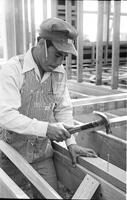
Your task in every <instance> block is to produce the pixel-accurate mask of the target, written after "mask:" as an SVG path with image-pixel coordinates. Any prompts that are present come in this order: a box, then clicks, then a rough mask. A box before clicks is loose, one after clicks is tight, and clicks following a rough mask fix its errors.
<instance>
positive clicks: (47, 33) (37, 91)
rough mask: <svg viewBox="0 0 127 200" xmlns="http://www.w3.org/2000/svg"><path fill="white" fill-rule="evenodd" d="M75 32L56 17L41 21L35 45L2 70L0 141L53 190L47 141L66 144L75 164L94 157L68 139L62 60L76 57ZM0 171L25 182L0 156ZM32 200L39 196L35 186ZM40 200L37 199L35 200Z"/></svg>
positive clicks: (70, 120) (69, 119) (68, 114)
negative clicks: (0, 129)
mask: <svg viewBox="0 0 127 200" xmlns="http://www.w3.org/2000/svg"><path fill="white" fill-rule="evenodd" d="M76 37H77V32H76V30H75V29H74V28H73V27H72V26H71V25H70V24H68V23H67V22H65V21H63V20H61V19H58V18H49V19H47V20H45V21H44V22H42V24H41V26H40V31H39V37H38V38H37V40H38V42H37V45H36V46H34V47H32V48H31V49H29V50H28V52H27V53H26V54H25V55H19V56H15V57H12V58H11V59H10V60H9V61H8V62H7V63H6V64H5V65H4V66H2V68H1V70H0V94H1V95H0V125H1V127H2V128H3V129H4V130H3V132H2V134H1V139H3V140H5V141H6V142H7V143H9V144H10V145H11V146H12V147H14V148H15V149H16V150H17V151H18V152H19V153H20V154H21V155H22V156H23V157H24V158H25V159H26V160H27V161H28V162H29V163H31V165H32V166H33V167H34V168H35V169H36V170H37V171H38V173H39V174H40V175H41V176H43V178H45V180H46V181H47V182H48V183H49V184H50V185H51V186H52V187H53V188H54V189H55V190H57V178H56V173H55V168H54V164H53V160H52V156H53V149H52V146H51V141H57V142H60V141H65V142H66V145H67V147H68V149H69V152H70V155H71V157H72V163H73V164H74V165H75V164H76V157H77V156H79V155H82V156H90V157H96V156H97V155H96V153H95V152H94V151H93V150H92V149H87V148H83V147H80V146H78V145H77V144H76V141H75V137H74V136H73V135H70V133H69V128H70V127H72V126H74V125H73V116H72V105H71V100H70V96H69V92H68V89H67V78H66V72H65V70H64V67H63V66H62V60H63V58H64V57H65V56H67V55H68V54H69V53H71V54H74V55H77V51H76V49H75V47H74V44H73V40H74V39H75V38H76ZM1 166H2V168H3V169H4V170H5V171H6V172H7V173H8V174H9V176H11V177H12V178H13V179H14V180H15V181H16V182H17V184H19V185H21V184H22V185H23V178H22V176H21V174H20V175H19V171H18V170H17V169H16V168H15V167H14V165H13V164H12V163H10V161H9V160H8V159H7V158H6V157H5V156H4V155H2V158H1ZM33 193H34V197H35V198H38V192H37V191H36V190H35V188H34V187H33ZM39 197H40V196H39Z"/></svg>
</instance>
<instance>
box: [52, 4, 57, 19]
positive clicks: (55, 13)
mask: <svg viewBox="0 0 127 200" xmlns="http://www.w3.org/2000/svg"><path fill="white" fill-rule="evenodd" d="M56 2H57V1H56V0H51V16H52V17H56V16H57V9H56V6H57V5H56Z"/></svg>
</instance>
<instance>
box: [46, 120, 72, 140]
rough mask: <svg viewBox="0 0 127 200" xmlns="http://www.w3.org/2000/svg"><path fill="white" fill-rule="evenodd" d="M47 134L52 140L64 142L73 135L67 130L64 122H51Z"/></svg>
mask: <svg viewBox="0 0 127 200" xmlns="http://www.w3.org/2000/svg"><path fill="white" fill-rule="evenodd" d="M46 136H47V137H48V138H49V139H50V140H55V141H57V142H62V141H63V140H67V139H68V138H70V137H71V134H70V133H69V132H68V131H67V129H66V128H65V127H64V125H63V124H62V123H60V122H59V123H49V124H48V128H47V133H46Z"/></svg>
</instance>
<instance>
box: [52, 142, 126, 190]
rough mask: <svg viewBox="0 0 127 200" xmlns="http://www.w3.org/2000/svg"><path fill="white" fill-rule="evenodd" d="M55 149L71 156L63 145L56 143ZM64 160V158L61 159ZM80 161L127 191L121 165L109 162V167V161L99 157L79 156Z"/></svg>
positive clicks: (82, 164)
mask: <svg viewBox="0 0 127 200" xmlns="http://www.w3.org/2000/svg"><path fill="white" fill-rule="evenodd" d="M54 149H55V150H57V151H59V152H60V153H63V154H64V155H66V156H69V152H67V150H66V149H65V148H64V147H63V146H62V145H58V144H56V143H55V145H54ZM61 162H62V159H61ZM78 163H79V164H80V165H81V166H83V167H85V168H87V169H88V170H90V171H91V172H93V173H95V174H96V175H98V176H100V177H101V178H103V179H104V180H105V181H107V182H109V183H111V184H112V185H113V186H115V187H117V188H119V189H120V190H121V191H123V192H126V176H125V175H126V173H125V171H124V170H122V169H120V168H119V167H117V166H115V165H113V164H111V163H110V164H109V165H110V166H109V165H108V166H109V168H107V161H105V160H103V159H101V158H100V157H97V158H90V157H81V156H80V157H79V158H78Z"/></svg>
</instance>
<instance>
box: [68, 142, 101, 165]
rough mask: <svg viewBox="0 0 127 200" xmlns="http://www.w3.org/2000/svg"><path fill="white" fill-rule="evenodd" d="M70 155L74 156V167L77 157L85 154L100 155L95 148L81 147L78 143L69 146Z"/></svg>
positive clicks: (85, 155) (86, 155) (90, 155)
mask: <svg viewBox="0 0 127 200" xmlns="http://www.w3.org/2000/svg"><path fill="white" fill-rule="evenodd" d="M68 149H69V153H70V156H71V158H72V164H73V167H76V162H77V157H78V156H84V157H94V158H96V157H98V156H97V154H96V153H95V151H94V150H93V149H88V148H85V147H81V146H79V145H77V144H71V145H69V146H68Z"/></svg>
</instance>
